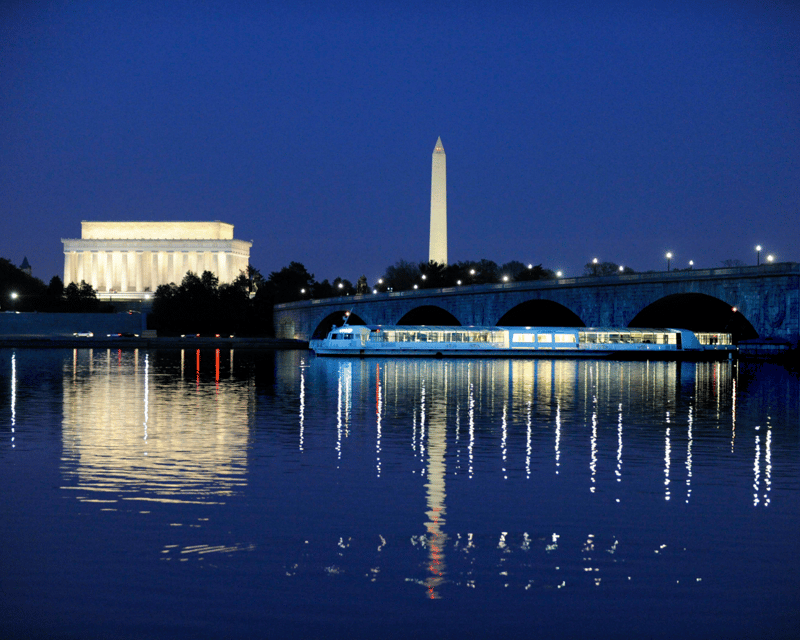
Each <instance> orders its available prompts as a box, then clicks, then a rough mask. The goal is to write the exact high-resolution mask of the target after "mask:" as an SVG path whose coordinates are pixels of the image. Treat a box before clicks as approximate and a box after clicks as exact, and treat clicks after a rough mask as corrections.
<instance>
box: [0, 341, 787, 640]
mask: <svg viewBox="0 0 800 640" xmlns="http://www.w3.org/2000/svg"><path fill="white" fill-rule="evenodd" d="M799 396H800V382H798V376H797V374H796V373H791V372H787V371H786V370H784V369H782V368H780V367H775V366H770V365H760V366H755V365H744V364H739V365H736V364H731V363H728V362H723V363H699V364H692V363H682V364H679V363H670V362H650V363H648V362H601V361H598V362H587V361H580V362H579V361H570V360H558V361H548V360H539V361H533V360H531V361H527V360H458V361H448V360H417V359H414V360H401V359H386V360H358V359H319V358H315V357H314V356H313V355H311V354H310V353H308V352H305V351H290V352H278V353H275V354H273V353H253V352H231V351H217V352H215V351H213V350H210V351H205V350H203V351H200V352H195V351H183V352H181V351H115V350H113V351H109V350H88V349H87V350H76V351H71V350H63V351H62V350H0V410H1V411H2V414H1V415H0V487H2V491H1V492H0V543H2V546H0V593H2V601H3V605H2V607H0V610H2V616H0V637H2V638H27V637H33V638H37V637H48V638H49V637H58V638H163V637H170V638H274V637H382V638H385V637H411V636H412V635H414V634H417V633H425V634H431V635H434V636H435V637H443V638H449V637H454V638H469V637H487V636H489V635H490V634H491V635H496V636H497V637H537V638H550V637H552V638H620V637H631V638H633V637H655V638H662V637H663V638H676V637H681V638H687V637H697V638H754V637H764V638H767V637H769V638H791V637H796V631H797V629H798V628H800V543H799V542H798V540H800V534H798V531H799V530H800V414H799V409H798V406H799V404H800V403H799Z"/></svg>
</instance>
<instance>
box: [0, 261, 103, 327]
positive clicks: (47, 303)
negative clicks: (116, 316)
mask: <svg viewBox="0 0 800 640" xmlns="http://www.w3.org/2000/svg"><path fill="white" fill-rule="evenodd" d="M0 309H1V310H3V311H39V312H51V313H58V312H66V313H95V312H111V311H113V310H114V306H113V305H111V304H109V303H107V302H100V301H99V300H98V299H97V292H96V291H95V290H94V289H93V288H92V286H91V285H89V284H87V283H86V282H83V281H81V283H80V284H75V283H74V282H72V283H70V284H69V285H68V286H66V287H65V286H64V283H63V282H62V280H61V278H59V277H58V276H53V277H52V279H51V280H50V284H45V283H44V282H42V281H41V280H39V278H34V277H33V276H31V275H29V274H28V273H26V272H25V271H23V270H22V269H20V268H19V267H16V266H14V265H13V264H12V263H11V262H10V261H9V260H7V259H6V258H0Z"/></svg>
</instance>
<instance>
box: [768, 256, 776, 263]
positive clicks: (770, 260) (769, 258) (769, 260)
mask: <svg viewBox="0 0 800 640" xmlns="http://www.w3.org/2000/svg"><path fill="white" fill-rule="evenodd" d="M774 259H775V256H773V255H772V254H770V255H768V256H767V262H772V261H773V260H774Z"/></svg>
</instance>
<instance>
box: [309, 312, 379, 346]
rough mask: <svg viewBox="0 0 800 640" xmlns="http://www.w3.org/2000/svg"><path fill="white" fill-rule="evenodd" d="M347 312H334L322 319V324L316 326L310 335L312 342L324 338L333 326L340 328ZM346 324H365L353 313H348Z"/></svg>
mask: <svg viewBox="0 0 800 640" xmlns="http://www.w3.org/2000/svg"><path fill="white" fill-rule="evenodd" d="M347 312H348V310H347V309H341V310H339V311H334V312H333V313H329V314H328V315H327V316H325V318H323V320H322V322H320V323H319V324H318V325H317V328H316V329H314V333H313V334H312V335H311V338H312V340H319V339H321V338H324V337H325V336H327V335H328V333H330V330H331V329H332V328H333V325H336V326H337V327H341V326H342V325H343V324H344V319H345V314H346V313H347ZM347 324H367V323H366V322H364V321H363V320H362V319H361V318H359V317H358V316H357V315H356V314H355V313H350V315H349V316H348V317H347Z"/></svg>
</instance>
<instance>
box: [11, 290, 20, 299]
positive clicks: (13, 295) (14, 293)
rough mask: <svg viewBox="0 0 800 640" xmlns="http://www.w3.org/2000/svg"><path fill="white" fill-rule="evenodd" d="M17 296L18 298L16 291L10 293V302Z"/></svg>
mask: <svg viewBox="0 0 800 640" xmlns="http://www.w3.org/2000/svg"><path fill="white" fill-rule="evenodd" d="M18 296H19V294H18V293H17V292H16V291H12V292H11V299H12V300H16V299H17V297H18Z"/></svg>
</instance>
